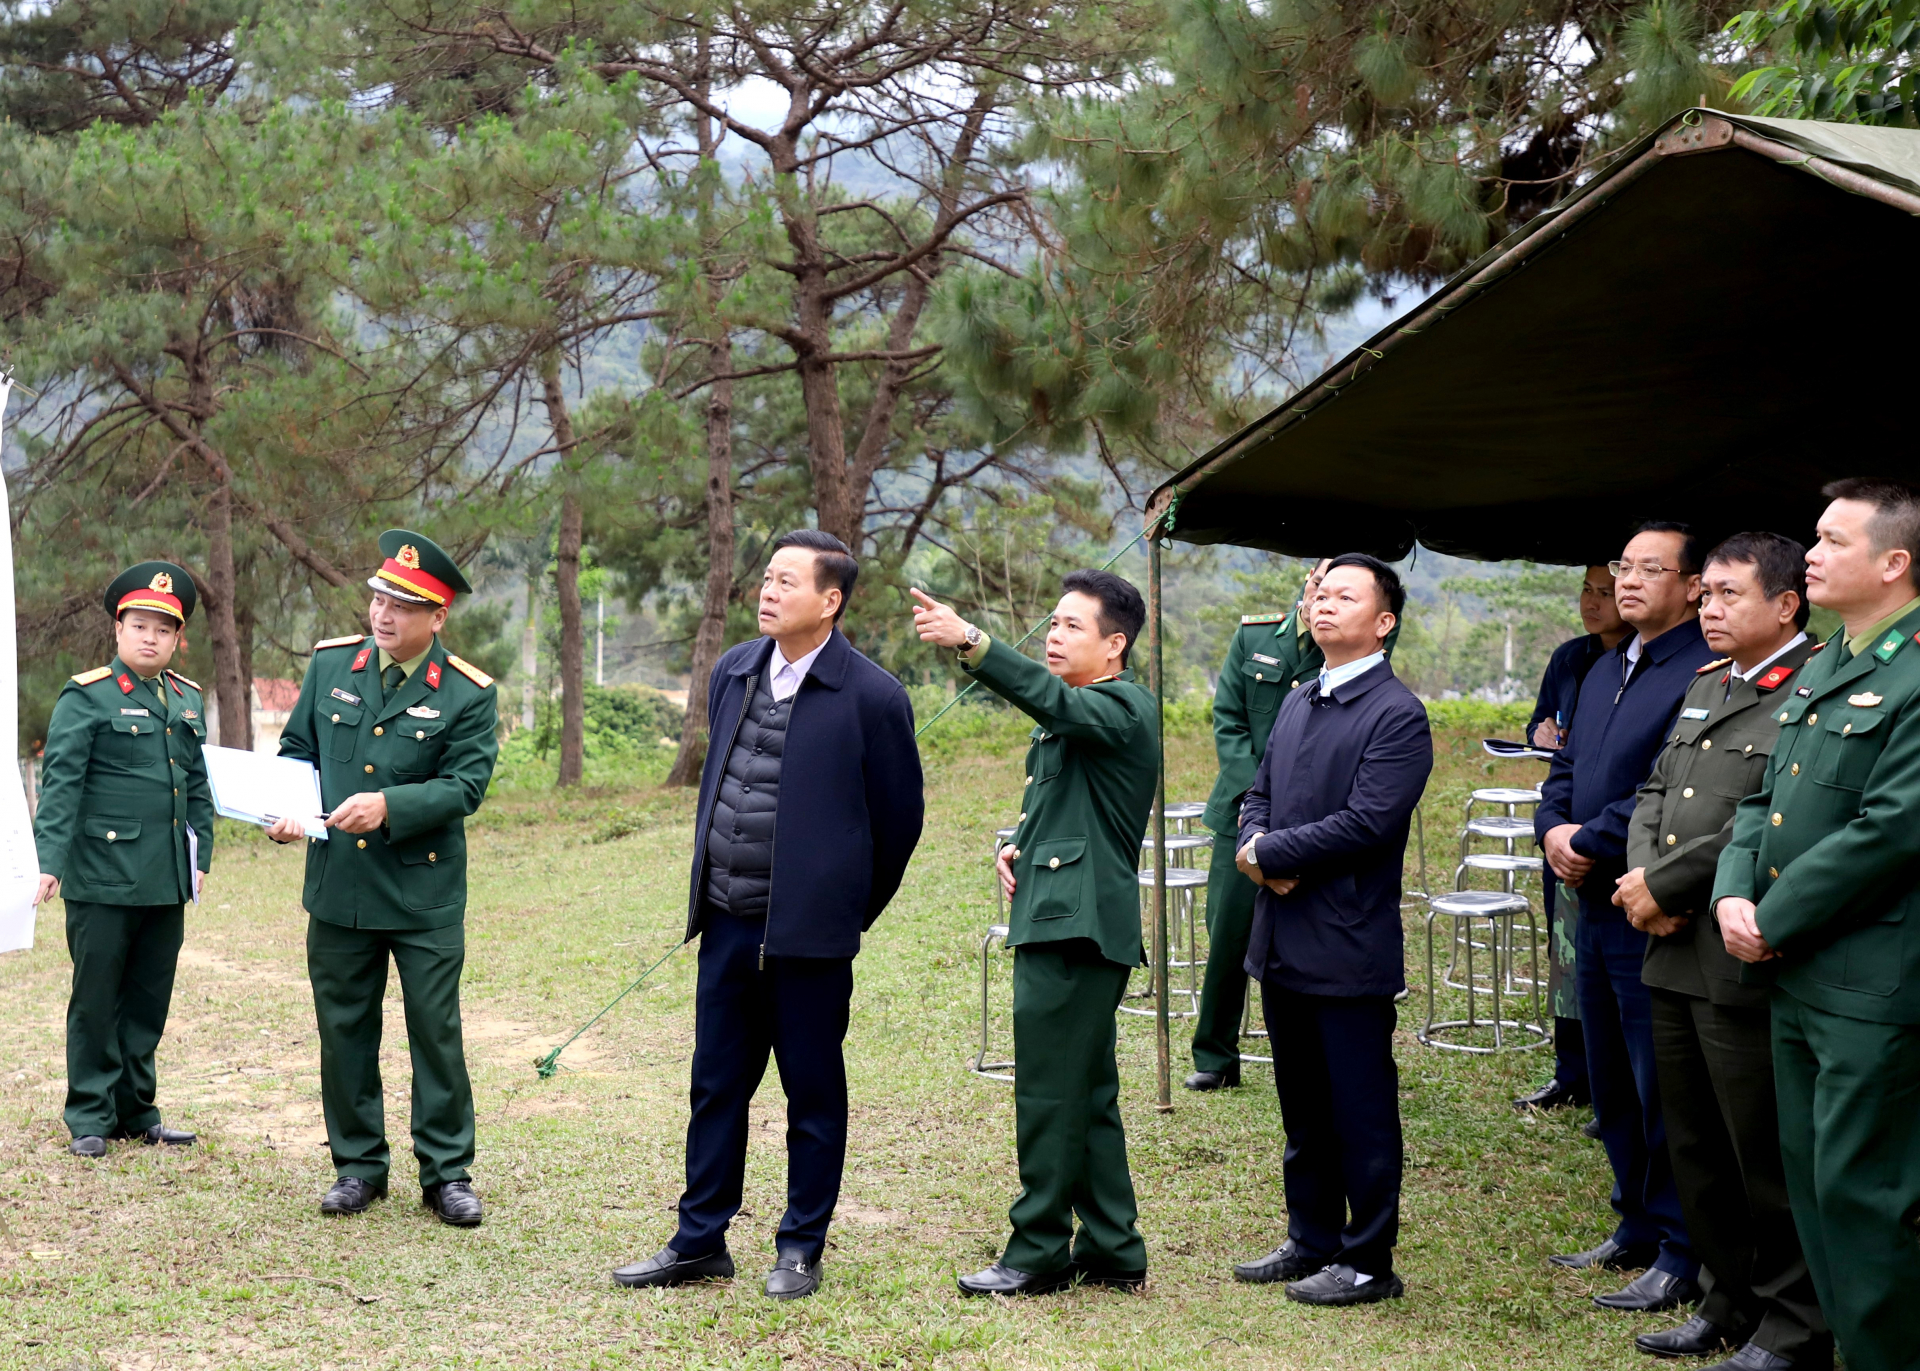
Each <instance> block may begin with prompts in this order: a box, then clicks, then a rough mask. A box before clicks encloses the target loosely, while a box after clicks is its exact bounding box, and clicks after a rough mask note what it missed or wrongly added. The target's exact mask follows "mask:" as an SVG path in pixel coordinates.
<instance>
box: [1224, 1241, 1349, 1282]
mask: <svg viewBox="0 0 1920 1371" xmlns="http://www.w3.org/2000/svg"><path fill="white" fill-rule="evenodd" d="M1326 1264H1327V1263H1326V1262H1325V1260H1323V1259H1320V1258H1316V1257H1309V1256H1307V1255H1306V1254H1305V1253H1304V1252H1302V1251H1301V1250H1300V1247H1299V1244H1297V1243H1296V1242H1294V1240H1293V1239H1292V1238H1288V1239H1287V1240H1286V1241H1285V1242H1283V1243H1281V1244H1280V1245H1279V1246H1278V1247H1276V1248H1274V1249H1273V1251H1271V1252H1269V1253H1267V1255H1266V1256H1264V1257H1261V1258H1260V1259H1259V1260H1257V1261H1250V1262H1241V1263H1240V1264H1239V1265H1238V1266H1236V1267H1234V1268H1233V1278H1234V1279H1235V1280H1237V1281H1252V1282H1253V1283H1254V1284H1255V1285H1267V1284H1270V1283H1271V1282H1273V1281H1297V1280H1299V1279H1300V1278H1301V1277H1302V1276H1311V1275H1312V1274H1313V1273H1314V1272H1316V1271H1318V1270H1319V1269H1320V1268H1321V1267H1323V1266H1325V1265H1326Z"/></svg>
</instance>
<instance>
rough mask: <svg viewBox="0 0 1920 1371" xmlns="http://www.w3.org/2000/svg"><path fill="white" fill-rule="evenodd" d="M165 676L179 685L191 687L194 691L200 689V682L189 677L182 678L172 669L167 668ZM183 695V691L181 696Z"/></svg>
mask: <svg viewBox="0 0 1920 1371" xmlns="http://www.w3.org/2000/svg"><path fill="white" fill-rule="evenodd" d="M167 675H169V676H171V677H172V678H173V679H174V680H176V681H178V682H179V683H180V684H181V685H186V686H192V687H193V688H194V689H195V690H198V689H200V682H198V681H196V680H194V679H193V678H192V677H191V676H182V675H181V674H180V673H179V672H177V671H175V670H174V669H173V668H172V667H168V668H167ZM184 693H185V692H184V691H183V692H182V694H184Z"/></svg>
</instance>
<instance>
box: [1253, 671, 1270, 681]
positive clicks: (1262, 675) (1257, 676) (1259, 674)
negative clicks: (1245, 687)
mask: <svg viewBox="0 0 1920 1371" xmlns="http://www.w3.org/2000/svg"><path fill="white" fill-rule="evenodd" d="M1253 679H1254V680H1256V681H1264V680H1266V679H1267V673H1266V672H1264V671H1256V672H1254V673H1253Z"/></svg>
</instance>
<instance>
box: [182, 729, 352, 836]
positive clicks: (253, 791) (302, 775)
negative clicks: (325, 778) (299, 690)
mask: <svg viewBox="0 0 1920 1371" xmlns="http://www.w3.org/2000/svg"><path fill="white" fill-rule="evenodd" d="M203 755H204V756H205V757H206V759H207V781H208V784H209V785H211V786H212V788H213V807H214V808H215V809H217V810H219V811H220V812H221V813H222V814H224V815H226V816H227V817H228V818H229V819H239V820H240V821H242V822H243V823H249V824H259V825H260V826H261V827H262V828H265V827H266V826H267V825H268V824H271V823H272V822H273V821H274V820H275V819H298V820H300V822H301V825H302V826H303V827H304V828H305V829H306V833H307V836H308V837H309V838H319V839H322V840H323V841H324V840H325V838H326V836H327V825H326V820H325V819H324V818H323V817H322V816H323V814H324V813H325V807H324V806H323V805H322V804H321V803H320V773H319V772H318V771H315V770H314V769H313V764H312V763H311V762H303V761H300V760H298V759H297V758H293V757H270V756H267V755H266V754H265V753H262V752H242V751H241V750H240V749H239V748H237V747H209V748H205V749H203Z"/></svg>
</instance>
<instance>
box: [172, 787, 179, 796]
mask: <svg viewBox="0 0 1920 1371" xmlns="http://www.w3.org/2000/svg"><path fill="white" fill-rule="evenodd" d="M173 793H174V794H176V795H178V794H179V793H180V787H179V786H175V787H174V788H173Z"/></svg>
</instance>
